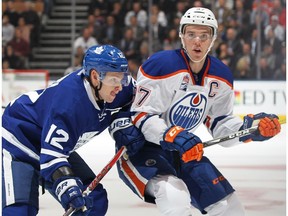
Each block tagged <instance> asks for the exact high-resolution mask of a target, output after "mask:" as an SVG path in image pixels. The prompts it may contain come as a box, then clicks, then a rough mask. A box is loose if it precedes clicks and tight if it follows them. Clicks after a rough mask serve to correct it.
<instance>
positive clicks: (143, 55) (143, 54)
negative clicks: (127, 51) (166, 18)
mask: <svg viewBox="0 0 288 216" xmlns="http://www.w3.org/2000/svg"><path fill="white" fill-rule="evenodd" d="M148 57H149V46H148V42H147V41H146V40H143V41H142V42H141V44H140V53H139V61H140V64H142V63H144V62H145V61H146V60H147V59H148Z"/></svg>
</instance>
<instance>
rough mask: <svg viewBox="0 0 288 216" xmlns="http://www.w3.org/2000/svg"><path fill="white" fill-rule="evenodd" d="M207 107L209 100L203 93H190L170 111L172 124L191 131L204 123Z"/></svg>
mask: <svg viewBox="0 0 288 216" xmlns="http://www.w3.org/2000/svg"><path fill="white" fill-rule="evenodd" d="M206 107H207V98H206V96H205V95H203V94H201V93H190V94H187V95H186V96H185V97H184V98H182V99H181V100H179V101H177V102H176V103H175V104H174V105H173V107H172V108H171V111H170V115H169V118H170V122H171V124H172V125H177V126H181V127H183V128H185V129H186V130H191V129H193V128H195V127H196V126H197V125H198V124H199V123H201V122H202V117H203V115H204V113H205V110H206Z"/></svg>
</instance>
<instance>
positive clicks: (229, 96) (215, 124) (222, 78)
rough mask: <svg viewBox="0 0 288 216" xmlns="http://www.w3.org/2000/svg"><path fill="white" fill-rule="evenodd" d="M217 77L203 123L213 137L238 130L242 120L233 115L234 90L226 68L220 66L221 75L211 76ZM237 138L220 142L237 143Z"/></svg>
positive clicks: (224, 144) (228, 144)
mask: <svg viewBox="0 0 288 216" xmlns="http://www.w3.org/2000/svg"><path fill="white" fill-rule="evenodd" d="M215 77H218V81H219V82H218V84H217V89H218V94H216V96H215V99H214V100H213V105H212V106H211V108H210V110H209V111H208V115H207V117H206V120H205V125H206V127H207V128H208V131H209V133H210V134H211V135H212V136H213V137H214V138H218V137H222V136H227V135H229V134H231V133H233V132H235V131H238V130H239V128H240V127H241V125H242V120H241V119H240V118H239V117H238V116H235V115H233V108H234V90H233V77H232V74H231V72H230V70H229V69H228V68H226V67H225V68H222V70H221V75H218V74H213V78H215ZM238 143H239V142H238V140H237V139H233V140H229V141H226V142H222V143H220V145H222V146H227V147H228V146H233V145H235V144H238Z"/></svg>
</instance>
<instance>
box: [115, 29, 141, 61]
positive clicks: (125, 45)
mask: <svg viewBox="0 0 288 216" xmlns="http://www.w3.org/2000/svg"><path fill="white" fill-rule="evenodd" d="M137 45H138V44H137V41H136V39H135V38H134V36H133V31H132V29H131V28H126V29H125V31H124V37H123V38H122V39H121V40H120V42H119V45H118V48H119V49H120V50H122V52H123V53H124V55H125V56H126V58H127V59H130V58H134V57H136V55H137V53H136V50H137Z"/></svg>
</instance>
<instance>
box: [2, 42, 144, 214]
mask: <svg viewBox="0 0 288 216" xmlns="http://www.w3.org/2000/svg"><path fill="white" fill-rule="evenodd" d="M127 69H128V62H127V59H126V58H125V56H124V54H123V53H122V52H121V51H120V50H119V49H117V48H116V47H113V46H110V45H103V46H92V47H90V48H89V49H88V50H87V51H86V53H85V56H84V61H83V68H81V69H80V70H78V71H75V72H73V73H71V74H69V75H67V76H65V77H63V78H61V79H59V80H58V81H56V82H55V83H53V84H52V85H50V86H49V87H48V88H47V89H42V90H37V91H32V92H28V93H26V94H23V95H21V96H20V97H18V98H17V99H15V100H14V101H12V102H10V103H9V105H8V106H7V108H6V109H5V112H4V114H3V116H2V155H3V156H2V215H3V216H8V215H9V216H10V215H21V216H33V215H36V214H37V213H38V209H39V200H38V195H39V194H38V188H39V179H42V181H40V184H42V187H43V188H45V189H47V190H48V191H49V192H50V193H51V194H52V195H53V196H54V197H55V198H56V199H57V200H58V201H59V202H60V203H61V205H62V206H63V208H64V209H65V210H67V209H68V208H69V207H70V206H72V207H73V208H74V209H76V211H75V212H74V213H73V215H99V216H101V215H105V214H106V211H107V208H108V199H107V193H106V190H105V189H104V188H103V186H102V185H101V184H99V185H98V186H97V187H96V189H95V190H93V192H91V193H90V194H89V196H86V197H83V196H82V191H83V190H84V189H86V187H87V186H88V185H89V184H90V183H91V181H92V180H93V179H94V178H95V174H94V173H93V172H92V170H91V169H90V168H89V166H88V165H87V164H86V163H85V161H84V160H83V159H82V158H81V157H80V156H79V155H78V154H77V153H76V152H75V150H76V149H78V148H80V147H81V146H82V145H84V144H85V143H87V142H88V141H89V140H90V139H92V138H93V137H94V136H96V135H98V134H100V133H101V132H102V131H104V130H105V129H106V128H107V127H108V126H109V125H110V123H111V122H112V120H113V116H114V115H117V113H118V112H119V110H125V109H127V107H128V109H129V108H130V106H131V102H132V99H133V94H134V92H135V87H134V83H133V82H135V81H133V80H132V79H131V77H130V76H128V71H127ZM112 114H113V115H112ZM130 128H132V130H130V129H129V128H126V129H125V130H130V132H131V133H133V131H135V127H134V126H133V127H130ZM137 130H138V129H137ZM130 132H128V133H127V134H129V133H130ZM136 132H137V131H136ZM136 142H137V141H136ZM95 144H97V143H95ZM137 146H138V145H137ZM128 149H129V147H128ZM95 163H97V158H95ZM63 213H64V210H63V212H59V214H58V215H61V214H63Z"/></svg>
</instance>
